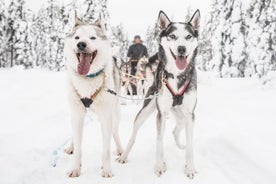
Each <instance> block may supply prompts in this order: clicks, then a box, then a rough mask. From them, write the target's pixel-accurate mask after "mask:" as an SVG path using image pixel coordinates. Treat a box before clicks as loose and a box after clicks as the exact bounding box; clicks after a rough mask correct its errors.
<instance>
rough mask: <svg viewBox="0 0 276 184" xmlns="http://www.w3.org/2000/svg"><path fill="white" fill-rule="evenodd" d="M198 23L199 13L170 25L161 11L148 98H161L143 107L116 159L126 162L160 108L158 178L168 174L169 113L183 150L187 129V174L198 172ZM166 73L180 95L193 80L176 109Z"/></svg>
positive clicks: (150, 100)
mask: <svg viewBox="0 0 276 184" xmlns="http://www.w3.org/2000/svg"><path fill="white" fill-rule="evenodd" d="M199 21H200V14H199V11H198V10H197V11H196V12H195V14H194V15H193V17H192V18H191V20H190V21H189V22H188V23H179V22H171V21H170V20H169V18H168V17H167V16H166V14H165V13H164V12H162V11H161V12H160V13H159V18H158V24H159V26H160V28H161V34H160V40H159V42H160V43H159V44H160V47H159V52H158V54H157V55H158V60H159V65H158V69H157V73H156V75H155V81H154V83H153V85H152V86H151V87H150V88H149V90H148V92H147V95H146V96H149V95H153V94H159V95H158V96H157V97H155V98H154V99H148V100H145V102H144V106H143V108H142V109H141V110H140V111H139V113H138V114H137V116H136V118H135V121H134V127H133V132H132V136H131V138H130V140H129V143H128V146H127V148H126V150H125V152H124V153H123V154H122V155H121V156H120V157H119V158H118V159H117V160H118V161H119V162H120V163H125V162H126V161H127V157H128V154H129V152H130V150H131V148H132V146H133V144H134V142H135V139H136V135H137V132H138V129H139V128H140V127H141V125H142V124H143V122H144V121H145V120H146V119H147V118H148V117H149V115H150V114H151V113H152V112H154V110H155V109H157V111H158V113H157V118H156V119H157V147H156V148H157V150H156V164H155V169H154V170H155V173H156V174H157V175H158V176H160V175H162V174H163V173H164V172H165V171H166V164H165V160H164V151H163V135H164V130H165V121H166V117H167V115H168V113H169V112H170V111H172V113H173V114H174V115H175V118H176V127H175V129H174V131H173V134H174V136H175V140H176V144H177V145H178V146H179V147H180V148H183V147H184V146H182V145H180V142H179V134H180V132H181V130H182V129H183V128H184V127H185V129H186V146H185V147H186V164H185V173H186V175H187V176H188V177H189V178H193V177H194V175H195V173H196V171H195V167H194V158H193V155H194V154H193V127H194V110H195V106H196V102H197V75H196V69H195V66H194V62H195V56H196V54H197V47H198V41H197V39H198V28H199ZM179 61H180V62H179ZM182 61H185V62H182ZM183 66H184V67H183ZM185 66H186V67H185ZM165 71H166V72H167V73H169V74H170V75H168V76H167V82H168V83H169V84H170V86H171V87H172V89H173V90H174V91H175V92H179V91H180V90H181V89H182V87H183V86H184V84H185V82H186V80H188V79H189V81H190V83H189V85H188V88H187V90H186V92H185V93H184V99H183V101H182V103H178V104H177V105H176V106H173V103H174V99H173V98H172V94H171V93H170V91H169V90H168V88H166V86H164V84H163V83H162V80H163V75H164V72H165Z"/></svg>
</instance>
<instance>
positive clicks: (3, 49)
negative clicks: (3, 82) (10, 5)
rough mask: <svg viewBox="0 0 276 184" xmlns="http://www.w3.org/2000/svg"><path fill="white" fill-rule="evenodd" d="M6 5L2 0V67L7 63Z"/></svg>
mask: <svg viewBox="0 0 276 184" xmlns="http://www.w3.org/2000/svg"><path fill="white" fill-rule="evenodd" d="M5 10H6V7H5V1H4V0H0V43H1V44H0V68H1V67H5V63H6V53H5V51H6V34H7V33H6V21H7V17H6V11H5Z"/></svg>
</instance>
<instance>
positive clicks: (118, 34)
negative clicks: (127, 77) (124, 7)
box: [111, 24, 129, 60]
mask: <svg viewBox="0 0 276 184" xmlns="http://www.w3.org/2000/svg"><path fill="white" fill-rule="evenodd" d="M111 32H112V36H111V39H112V46H113V47H116V48H118V49H117V50H118V53H117V57H118V58H120V59H123V60H126V57H127V49H128V47H129V40H128V37H127V34H126V33H125V31H124V27H123V25H122V24H119V25H117V26H114V27H112V28H111Z"/></svg>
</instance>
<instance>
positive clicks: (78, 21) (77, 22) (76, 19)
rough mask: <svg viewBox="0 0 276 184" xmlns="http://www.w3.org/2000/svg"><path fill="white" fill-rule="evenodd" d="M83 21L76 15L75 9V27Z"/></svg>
mask: <svg viewBox="0 0 276 184" xmlns="http://www.w3.org/2000/svg"><path fill="white" fill-rule="evenodd" d="M82 24H83V22H82V21H81V20H80V19H79V17H78V15H77V11H76V10H75V27H77V26H79V25H82Z"/></svg>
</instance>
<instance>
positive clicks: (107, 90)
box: [103, 87, 160, 101]
mask: <svg viewBox="0 0 276 184" xmlns="http://www.w3.org/2000/svg"><path fill="white" fill-rule="evenodd" d="M103 89H104V90H105V91H106V92H108V93H110V94H112V95H114V96H117V97H119V98H123V99H126V100H134V101H144V100H147V99H153V98H155V97H158V96H159V94H160V93H156V94H153V95H149V96H147V97H143V98H130V97H127V96H123V95H120V94H118V93H117V92H115V91H113V90H111V89H108V88H106V87H104V88H103Z"/></svg>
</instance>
